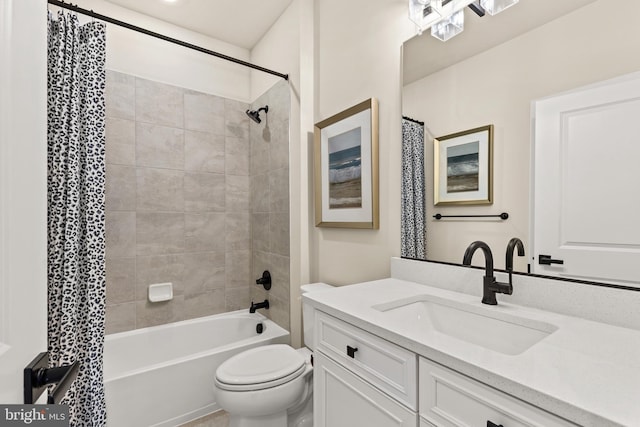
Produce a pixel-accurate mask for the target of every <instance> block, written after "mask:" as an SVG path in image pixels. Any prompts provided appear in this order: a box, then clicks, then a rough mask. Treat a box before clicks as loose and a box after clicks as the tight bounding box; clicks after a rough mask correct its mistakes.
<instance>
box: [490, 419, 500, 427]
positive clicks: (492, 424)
mask: <svg viewBox="0 0 640 427" xmlns="http://www.w3.org/2000/svg"><path fill="white" fill-rule="evenodd" d="M487 427H503V426H502V424H499V425H498V424H495V423H492V422H491V421H489V420H487Z"/></svg>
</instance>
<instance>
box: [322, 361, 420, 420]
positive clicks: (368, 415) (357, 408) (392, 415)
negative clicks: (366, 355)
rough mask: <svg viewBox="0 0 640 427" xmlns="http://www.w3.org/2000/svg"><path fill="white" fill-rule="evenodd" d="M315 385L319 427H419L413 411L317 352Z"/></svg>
mask: <svg viewBox="0 0 640 427" xmlns="http://www.w3.org/2000/svg"><path fill="white" fill-rule="evenodd" d="M313 382H314V385H313V399H314V400H313V407H314V410H313V425H314V426H316V427H353V426H367V427H416V426H417V415H416V414H415V413H414V412H412V411H410V410H409V409H407V408H405V407H404V406H402V405H401V404H399V403H398V402H396V401H395V400H393V399H392V398H390V397H388V396H387V395H385V394H384V393H382V392H381V391H379V390H378V389H376V388H375V387H373V386H372V385H371V384H370V383H368V382H366V381H364V380H363V379H361V378H360V377H358V376H357V375H355V374H354V373H352V372H351V371H349V370H347V369H345V368H344V367H342V366H340V365H339V364H337V363H336V362H334V361H333V360H331V359H330V358H329V357H327V356H325V355H324V354H323V353H321V352H316V356H315V365H314V370H313Z"/></svg>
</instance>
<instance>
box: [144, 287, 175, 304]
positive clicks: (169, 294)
mask: <svg viewBox="0 0 640 427" xmlns="http://www.w3.org/2000/svg"><path fill="white" fill-rule="evenodd" d="M171 299H173V284H172V283H157V284H155V285H149V301H151V302H161V301H169V300H171Z"/></svg>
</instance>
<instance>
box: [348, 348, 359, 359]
mask: <svg viewBox="0 0 640 427" xmlns="http://www.w3.org/2000/svg"><path fill="white" fill-rule="evenodd" d="M356 351H358V347H351V346H350V345H348V346H347V356H349V357H350V358H352V359H355V358H356Z"/></svg>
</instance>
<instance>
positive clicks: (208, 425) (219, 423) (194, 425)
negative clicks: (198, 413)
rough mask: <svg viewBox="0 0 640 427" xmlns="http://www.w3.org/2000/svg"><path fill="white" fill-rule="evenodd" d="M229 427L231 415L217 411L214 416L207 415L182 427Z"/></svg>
mask: <svg viewBox="0 0 640 427" xmlns="http://www.w3.org/2000/svg"><path fill="white" fill-rule="evenodd" d="M228 426H229V414H227V413H226V412H225V411H222V410H220V411H217V412H214V413H213V414H209V415H206V416H204V417H202V418H198V419H197V420H193V421H189V422H188V423H186V424H183V425H181V426H180V427H228Z"/></svg>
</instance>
